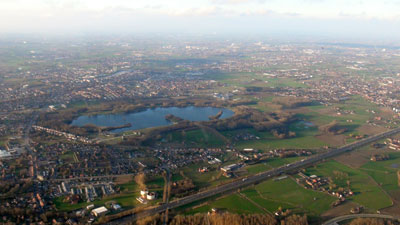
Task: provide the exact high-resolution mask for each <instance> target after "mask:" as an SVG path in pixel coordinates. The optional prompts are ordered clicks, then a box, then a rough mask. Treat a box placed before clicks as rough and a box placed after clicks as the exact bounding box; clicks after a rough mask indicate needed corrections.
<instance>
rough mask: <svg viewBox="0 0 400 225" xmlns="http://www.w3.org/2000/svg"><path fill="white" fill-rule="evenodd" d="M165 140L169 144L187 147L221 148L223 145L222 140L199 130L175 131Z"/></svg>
mask: <svg viewBox="0 0 400 225" xmlns="http://www.w3.org/2000/svg"><path fill="white" fill-rule="evenodd" d="M167 139H168V141H170V142H178V143H182V142H185V144H186V145H187V146H195V147H221V146H224V145H225V142H224V140H222V139H221V138H219V137H218V136H216V135H213V134H211V133H208V132H207V131H203V130H201V129H197V130H190V131H185V132H182V131H176V132H173V133H171V134H170V135H167Z"/></svg>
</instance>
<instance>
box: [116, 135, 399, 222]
mask: <svg viewBox="0 0 400 225" xmlns="http://www.w3.org/2000/svg"><path fill="white" fill-rule="evenodd" d="M399 132H400V128H396V129H393V130H390V131H387V132H384V133H380V134H377V135H374V136H371V137H368V138H365V139H362V140H360V141H358V142H354V143H351V144H347V145H344V146H342V147H340V148H336V149H333V150H330V151H328V152H325V153H321V154H318V155H315V156H312V157H309V158H307V159H302V160H301V161H297V162H294V163H292V164H287V165H284V166H281V167H278V168H275V169H271V170H268V171H265V172H261V173H258V174H256V175H253V176H249V177H247V178H243V179H240V180H237V181H234V182H231V183H228V184H224V185H221V186H218V187H215V188H213V189H210V190H206V191H203V192H199V193H196V194H193V195H190V196H187V197H184V198H180V199H177V200H174V201H172V202H169V203H167V204H164V205H161V206H157V207H154V208H150V209H147V210H145V211H142V212H140V213H138V214H135V215H130V216H126V217H122V218H120V219H116V220H114V221H111V222H109V224H127V223H130V222H132V221H134V220H137V219H140V218H144V217H146V216H149V215H154V214H156V213H161V212H163V211H165V210H167V209H173V208H177V207H179V206H183V205H186V204H189V203H192V202H195V201H198V200H202V199H205V198H208V197H212V196H214V195H217V194H221V193H225V192H228V191H232V190H236V189H239V188H243V187H246V186H249V185H251V184H254V183H258V182H261V181H264V180H266V179H269V178H271V177H274V176H279V175H281V174H282V173H285V172H289V171H293V170H297V169H300V168H303V167H305V166H307V165H310V164H314V163H316V162H320V161H322V160H324V159H327V158H330V157H333V156H336V155H339V154H342V153H344V152H347V151H351V150H354V149H356V148H359V147H361V146H364V145H367V144H369V143H372V142H375V141H377V140H380V139H382V138H385V137H389V136H391V135H393V134H396V133H399Z"/></svg>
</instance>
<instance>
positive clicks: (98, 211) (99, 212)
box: [92, 206, 108, 217]
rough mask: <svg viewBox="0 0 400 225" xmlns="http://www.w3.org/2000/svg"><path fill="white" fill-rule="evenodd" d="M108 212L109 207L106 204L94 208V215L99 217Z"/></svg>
mask: <svg viewBox="0 0 400 225" xmlns="http://www.w3.org/2000/svg"><path fill="white" fill-rule="evenodd" d="M106 213H108V209H107V208H106V207H104V206H102V207H99V208H95V209H93V210H92V214H93V216H96V217H99V216H102V215H105V214H106Z"/></svg>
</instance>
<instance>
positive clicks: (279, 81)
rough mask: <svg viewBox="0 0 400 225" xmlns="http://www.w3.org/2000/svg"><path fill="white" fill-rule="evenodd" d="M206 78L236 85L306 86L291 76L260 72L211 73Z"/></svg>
mask: <svg viewBox="0 0 400 225" xmlns="http://www.w3.org/2000/svg"><path fill="white" fill-rule="evenodd" d="M208 78H210V79H213V80H218V81H220V82H222V83H226V84H229V85H232V86H237V87H294V88H297V87H302V88H306V87H308V86H307V85H306V84H303V83H301V82H298V81H296V80H294V79H291V78H271V77H268V76H265V75H262V74H256V73H245V72H243V73H223V74H213V75H212V76H211V75H209V76H208Z"/></svg>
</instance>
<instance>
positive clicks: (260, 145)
mask: <svg viewBox="0 0 400 225" xmlns="http://www.w3.org/2000/svg"><path fill="white" fill-rule="evenodd" d="M288 129H289V130H290V131H292V132H295V133H296V137H294V138H287V139H278V138H276V137H274V136H273V135H272V134H271V132H257V131H255V130H254V129H247V130H245V131H246V132H249V133H253V134H255V135H256V136H258V137H260V140H249V141H239V142H238V143H237V144H236V147H237V148H238V149H243V148H255V149H260V150H269V149H273V148H286V149H288V148H292V149H303V148H305V149H315V148H321V147H323V146H327V145H328V144H327V143H325V142H323V141H321V140H319V139H317V138H316V137H315V135H317V134H318V133H319V131H318V128H317V127H316V126H312V127H307V126H303V125H302V123H300V122H296V123H293V124H290V125H289V127H288ZM235 132H238V131H233V132H224V135H225V136H227V137H230V136H233V135H234V133H235ZM242 132H243V131H242Z"/></svg>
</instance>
